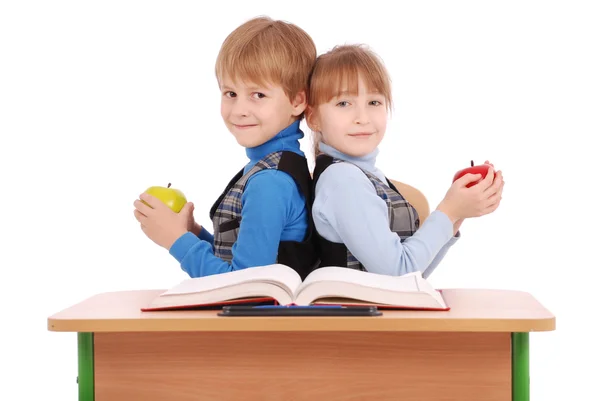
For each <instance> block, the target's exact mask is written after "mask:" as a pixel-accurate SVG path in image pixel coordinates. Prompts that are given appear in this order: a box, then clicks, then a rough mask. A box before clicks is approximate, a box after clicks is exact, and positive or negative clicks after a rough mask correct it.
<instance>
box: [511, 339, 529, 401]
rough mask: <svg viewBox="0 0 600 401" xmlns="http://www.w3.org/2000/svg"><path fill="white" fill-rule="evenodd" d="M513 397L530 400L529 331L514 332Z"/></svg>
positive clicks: (524, 400) (520, 400) (518, 400)
mask: <svg viewBox="0 0 600 401" xmlns="http://www.w3.org/2000/svg"><path fill="white" fill-rule="evenodd" d="M511 342H512V399H513V401H529V333H512V336H511Z"/></svg>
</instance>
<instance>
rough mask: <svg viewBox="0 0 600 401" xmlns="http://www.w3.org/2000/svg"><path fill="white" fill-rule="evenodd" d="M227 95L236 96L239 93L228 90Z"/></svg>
mask: <svg viewBox="0 0 600 401" xmlns="http://www.w3.org/2000/svg"><path fill="white" fill-rule="evenodd" d="M224 95H225V96H227V97H236V96H237V95H236V94H235V92H232V91H227V92H225V93H224Z"/></svg>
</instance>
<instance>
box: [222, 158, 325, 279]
mask: <svg viewBox="0 0 600 401" xmlns="http://www.w3.org/2000/svg"><path fill="white" fill-rule="evenodd" d="M267 169H269V170H270V169H276V170H280V171H283V172H286V173H287V174H289V175H290V176H291V177H292V178H293V179H294V181H295V182H296V185H298V187H299V188H300V189H301V191H302V193H303V195H304V199H305V200H306V204H307V211H308V216H307V218H308V223H309V224H308V230H307V233H306V236H305V238H304V241H302V242H295V241H281V242H280V244H279V252H278V257H277V261H274V263H281V264H284V265H287V266H289V267H291V268H293V269H294V270H296V271H297V272H298V274H300V276H301V277H302V278H303V279H304V277H305V276H306V275H307V274H308V273H309V272H310V270H311V269H312V268H313V267H314V266H315V264H316V262H317V253H316V249H315V245H314V241H313V238H312V233H313V227H314V224H313V221H312V219H311V218H310V212H311V206H312V202H311V201H312V195H311V192H310V189H311V186H310V182H311V177H310V172H309V170H308V164H307V162H306V158H305V157H303V156H300V155H298V154H296V153H294V152H289V151H280V152H274V153H271V154H269V155H267V156H265V157H264V158H263V159H261V160H260V161H258V163H256V164H255V165H254V166H253V167H252V168H251V169H250V170H248V172H247V173H246V174H244V173H243V172H244V170H243V169H242V170H240V171H239V172H238V173H237V174H236V175H235V177H233V179H231V181H230V182H229V184H228V185H227V187H226V188H225V190H224V191H223V193H222V194H221V196H220V197H219V199H217V201H216V202H215V203H214V205H213V207H212V208H211V212H210V218H211V220H212V222H213V230H214V233H213V235H214V245H213V251H214V254H215V256H217V257H219V258H221V259H222V260H225V261H227V262H231V261H232V260H233V253H232V248H233V244H234V243H235V242H236V240H237V237H238V234H239V227H240V223H241V220H242V194H243V193H244V189H245V187H246V184H247V182H248V180H249V179H250V177H252V176H253V175H254V174H256V173H258V172H259V171H263V170H267Z"/></svg>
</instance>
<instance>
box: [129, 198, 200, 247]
mask: <svg viewBox="0 0 600 401" xmlns="http://www.w3.org/2000/svg"><path fill="white" fill-rule="evenodd" d="M142 200H143V201H144V202H146V203H147V204H148V205H150V206H148V205H146V204H144V203H143V202H142ZM133 206H134V207H135V210H134V211H133V214H134V216H135V218H136V219H137V221H139V222H140V225H141V228H142V231H143V232H144V234H146V236H147V237H148V238H150V239H151V240H152V241H154V242H155V243H156V244H158V245H160V246H162V247H163V248H165V249H167V250H169V249H170V248H171V246H172V245H173V243H174V242H175V241H176V240H177V239H178V238H179V237H181V236H182V235H183V234H185V233H186V232H188V231H190V230H189V227H190V224H191V226H194V225H195V222H194V216H193V211H194V204H193V203H191V202H188V203H186V204H185V205H184V206H183V208H182V209H181V211H180V212H179V213H175V212H174V211H172V210H171V209H170V208H169V207H168V206H167V205H165V204H164V203H162V202H161V201H160V200H159V199H157V198H155V197H154V196H152V195H149V194H147V193H143V194H141V195H140V199H136V200H135V202H133Z"/></svg>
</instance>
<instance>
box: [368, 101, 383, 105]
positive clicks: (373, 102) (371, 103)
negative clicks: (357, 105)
mask: <svg viewBox="0 0 600 401" xmlns="http://www.w3.org/2000/svg"><path fill="white" fill-rule="evenodd" d="M369 104H370V105H371V106H381V102H380V101H379V100H371V101H370V102H369Z"/></svg>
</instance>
